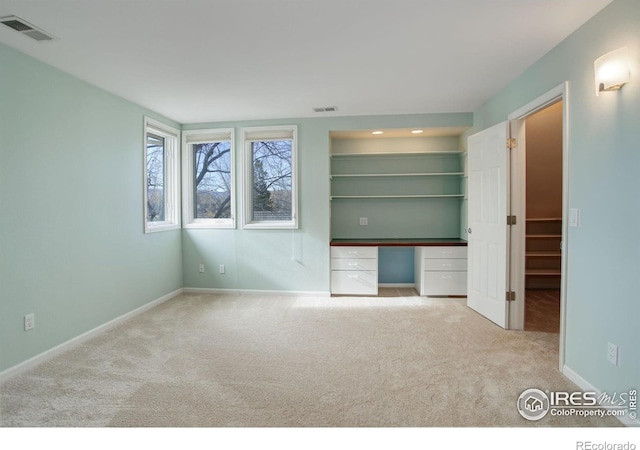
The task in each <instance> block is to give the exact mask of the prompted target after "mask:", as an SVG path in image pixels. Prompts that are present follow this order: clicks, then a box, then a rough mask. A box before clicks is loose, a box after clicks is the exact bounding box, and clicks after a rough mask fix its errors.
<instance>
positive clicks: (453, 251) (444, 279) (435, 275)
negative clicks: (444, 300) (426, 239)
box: [415, 246, 467, 296]
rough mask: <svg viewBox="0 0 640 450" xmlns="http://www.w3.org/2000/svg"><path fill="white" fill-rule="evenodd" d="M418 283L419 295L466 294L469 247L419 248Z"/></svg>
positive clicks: (416, 250) (416, 256) (416, 270)
mask: <svg viewBox="0 0 640 450" xmlns="http://www.w3.org/2000/svg"><path fill="white" fill-rule="evenodd" d="M415 283H416V290H417V291H418V292H419V293H420V295H431V296H446V295H467V247H465V246H433V247H416V249H415Z"/></svg>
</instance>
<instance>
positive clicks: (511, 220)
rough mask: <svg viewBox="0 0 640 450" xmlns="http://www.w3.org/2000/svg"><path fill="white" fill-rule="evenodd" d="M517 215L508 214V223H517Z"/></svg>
mask: <svg viewBox="0 0 640 450" xmlns="http://www.w3.org/2000/svg"><path fill="white" fill-rule="evenodd" d="M515 224H516V216H507V225H515Z"/></svg>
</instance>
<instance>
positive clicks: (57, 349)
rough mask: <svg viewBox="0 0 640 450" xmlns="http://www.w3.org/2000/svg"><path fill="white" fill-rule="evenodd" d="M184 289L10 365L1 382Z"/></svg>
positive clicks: (3, 373) (1, 377) (0, 375)
mask: <svg viewBox="0 0 640 450" xmlns="http://www.w3.org/2000/svg"><path fill="white" fill-rule="evenodd" d="M182 292H183V289H176V290H175V291H173V292H170V293H168V294H166V295H163V296H162V297H160V298H157V299H155V300H152V301H150V302H149V303H147V304H145V305H142V306H140V307H139V308H136V309H134V310H133V311H129V312H128V313H125V314H123V315H121V316H119V317H116V318H115V319H113V320H110V321H109V322H107V323H103V324H102V325H99V326H97V327H95V328H94V329H92V330H89V331H87V332H85V333H82V334H81V335H79V336H76V337H74V338H71V339H69V340H68V341H66V342H63V343H62V344H59V345H56V346H55V347H53V348H50V349H49V350H46V351H44V352H42V353H40V354H39V355H36V356H34V357H32V358H29V359H27V360H26V361H23V362H21V363H19V364H16V365H15V366H13V367H9V368H8V369H6V370H4V371H3V372H0V383H3V382H5V381H7V380H8V379H10V378H13V377H15V376H17V375H20V374H22V373H24V372H26V371H28V370H31V369H33V368H34V367H36V366H38V365H40V364H42V363H44V362H46V361H48V360H50V359H51V358H53V357H55V356H58V355H59V354H61V353H64V352H66V351H68V350H71V349H72V348H74V347H76V346H78V345H80V344H82V343H84V342H86V341H88V340H89V339H92V338H94V337H96V336H98V335H99V334H102V333H104V332H105V331H107V330H109V329H111V328H113V327H115V326H117V325H120V324H121V323H123V322H125V321H127V320H129V319H131V318H133V317H134V316H137V315H138V314H141V313H143V312H145V311H147V310H149V309H151V308H153V307H154V306H158V305H159V304H161V303H164V302H166V301H167V300H170V299H172V298H174V297H176V296H178V295H180V294H182Z"/></svg>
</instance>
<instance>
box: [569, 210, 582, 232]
mask: <svg viewBox="0 0 640 450" xmlns="http://www.w3.org/2000/svg"><path fill="white" fill-rule="evenodd" d="M569 226H570V227H573V228H577V227H579V226H580V210H579V209H578V208H569Z"/></svg>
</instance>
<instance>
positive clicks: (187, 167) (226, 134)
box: [182, 128, 236, 228]
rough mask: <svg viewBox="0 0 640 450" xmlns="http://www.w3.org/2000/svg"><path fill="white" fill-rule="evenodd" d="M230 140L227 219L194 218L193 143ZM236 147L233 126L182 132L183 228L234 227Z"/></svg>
mask: <svg viewBox="0 0 640 450" xmlns="http://www.w3.org/2000/svg"><path fill="white" fill-rule="evenodd" d="M227 140H228V141H230V143H231V144H230V148H231V150H230V152H229V153H230V158H231V161H230V165H229V169H230V171H231V173H230V180H229V184H230V186H231V200H230V203H229V208H230V211H231V218H229V219H196V218H194V198H193V178H194V173H193V144H203V143H207V142H218V141H227ZM235 155H236V148H235V129H234V128H208V129H203V130H186V131H183V132H182V205H183V207H182V217H183V227H184V228H236V174H235V172H236V157H235Z"/></svg>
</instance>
